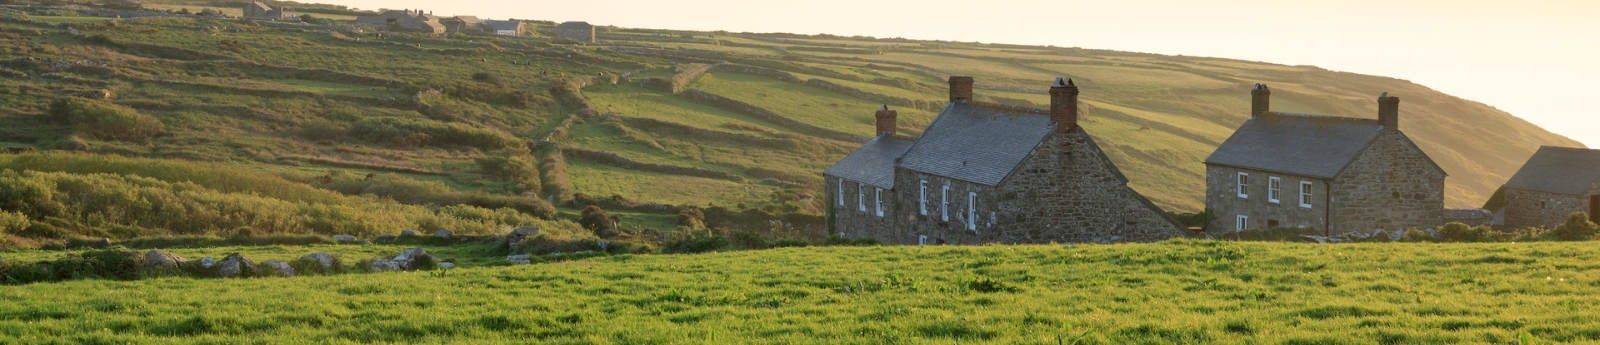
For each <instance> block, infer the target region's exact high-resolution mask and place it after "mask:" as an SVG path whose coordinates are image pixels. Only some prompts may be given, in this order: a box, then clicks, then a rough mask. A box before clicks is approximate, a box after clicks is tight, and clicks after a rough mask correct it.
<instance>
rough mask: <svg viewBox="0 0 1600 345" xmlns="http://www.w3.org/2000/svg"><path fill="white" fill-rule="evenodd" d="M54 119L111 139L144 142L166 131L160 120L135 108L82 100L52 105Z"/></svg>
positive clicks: (60, 99) (64, 99) (65, 98)
mask: <svg viewBox="0 0 1600 345" xmlns="http://www.w3.org/2000/svg"><path fill="white" fill-rule="evenodd" d="M50 118H51V120H53V121H55V122H56V123H57V124H61V125H70V126H73V127H76V128H78V130H81V131H83V132H84V133H86V134H88V135H89V136H92V137H95V138H99V139H107V140H143V139H145V138H149V137H152V136H156V135H159V134H161V133H162V132H164V131H166V126H165V125H163V124H162V123H161V121H160V120H157V119H156V118H155V117H152V116H150V115H145V114H142V113H139V111H137V110H134V109H133V108H129V107H126V106H122V105H118V104H115V103H109V102H102V101H97V100H91V99H88V98H82V97H62V98H57V99H56V100H55V101H54V102H51V103H50Z"/></svg>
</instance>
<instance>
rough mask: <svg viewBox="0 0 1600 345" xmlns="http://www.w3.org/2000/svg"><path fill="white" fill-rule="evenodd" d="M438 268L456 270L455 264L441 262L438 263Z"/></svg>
mask: <svg viewBox="0 0 1600 345" xmlns="http://www.w3.org/2000/svg"><path fill="white" fill-rule="evenodd" d="M439 268H456V264H452V263H448V262H441V263H439Z"/></svg>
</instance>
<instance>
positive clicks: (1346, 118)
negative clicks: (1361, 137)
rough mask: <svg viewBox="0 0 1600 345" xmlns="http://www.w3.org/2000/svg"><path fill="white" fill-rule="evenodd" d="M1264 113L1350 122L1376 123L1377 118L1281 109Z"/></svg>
mask: <svg viewBox="0 0 1600 345" xmlns="http://www.w3.org/2000/svg"><path fill="white" fill-rule="evenodd" d="M1265 114H1266V115H1270V116H1279V117H1288V118H1294V117H1303V118H1308V119H1324V120H1343V121H1350V122H1371V123H1378V119H1368V118H1361V117H1349V116H1338V115H1322V114H1306V113H1290V112H1283V111H1269V112H1266V113H1265Z"/></svg>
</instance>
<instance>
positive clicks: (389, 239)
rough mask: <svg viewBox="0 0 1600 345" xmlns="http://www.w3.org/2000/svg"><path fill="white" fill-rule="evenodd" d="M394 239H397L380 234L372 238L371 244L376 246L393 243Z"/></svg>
mask: <svg viewBox="0 0 1600 345" xmlns="http://www.w3.org/2000/svg"><path fill="white" fill-rule="evenodd" d="M395 238H397V237H394V235H390V234H382V235H378V237H373V238H372V243H378V244H388V243H394V240H395Z"/></svg>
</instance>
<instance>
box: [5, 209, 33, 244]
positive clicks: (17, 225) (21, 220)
mask: <svg viewBox="0 0 1600 345" xmlns="http://www.w3.org/2000/svg"><path fill="white" fill-rule="evenodd" d="M29 226H33V222H31V221H28V215H25V214H21V213H14V212H7V211H4V210H0V234H3V233H13V234H14V233H17V232H18V231H22V230H23V229H27V228H28V227H29ZM0 238H3V237H0Z"/></svg>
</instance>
